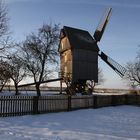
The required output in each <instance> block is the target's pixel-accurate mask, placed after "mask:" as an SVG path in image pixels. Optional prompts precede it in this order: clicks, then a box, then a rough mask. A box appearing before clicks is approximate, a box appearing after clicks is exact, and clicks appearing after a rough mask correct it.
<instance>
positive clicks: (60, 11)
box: [5, 0, 140, 88]
mask: <svg viewBox="0 0 140 140" xmlns="http://www.w3.org/2000/svg"><path fill="white" fill-rule="evenodd" d="M5 1H6V3H7V6H8V9H9V17H10V26H11V31H12V32H13V38H14V39H15V40H16V41H22V40H24V39H25V36H26V35H27V34H28V33H31V32H32V31H36V30H37V29H38V28H39V27H41V25H42V24H43V23H49V22H52V23H60V25H61V27H62V26H64V25H66V26H72V27H76V28H81V29H84V30H88V31H89V32H90V33H91V34H94V31H95V29H96V27H97V25H98V23H99V21H100V19H101V17H102V15H103V13H104V11H105V9H106V8H107V7H112V8H113V11H112V15H111V18H110V21H109V23H108V25H107V28H106V30H105V32H104V35H103V37H102V39H101V42H100V43H99V47H100V49H101V50H102V51H104V52H105V53H107V54H108V55H109V56H110V57H112V58H113V59H114V60H116V61H117V62H119V63H120V64H122V65H125V64H126V62H128V61H131V60H134V59H135V56H136V52H137V51H138V45H139V44H140V1H139V0H5ZM99 66H100V67H101V68H102V69H103V73H104V77H105V79H106V82H105V83H104V85H103V86H105V87H114V88H117V87H124V84H122V82H124V81H122V80H121V78H119V76H118V75H117V74H116V73H115V72H113V71H112V69H110V68H109V67H108V66H107V65H106V64H105V63H104V62H102V61H101V60H99Z"/></svg>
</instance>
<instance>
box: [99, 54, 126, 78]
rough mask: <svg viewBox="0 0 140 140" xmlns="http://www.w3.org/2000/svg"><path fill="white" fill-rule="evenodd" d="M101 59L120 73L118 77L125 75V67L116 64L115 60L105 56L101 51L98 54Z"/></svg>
mask: <svg viewBox="0 0 140 140" xmlns="http://www.w3.org/2000/svg"><path fill="white" fill-rule="evenodd" d="M99 56H100V57H101V59H102V60H103V61H104V62H106V63H107V64H108V65H109V66H110V67H111V68H112V69H113V70H114V71H115V72H116V73H118V74H119V75H120V77H123V76H124V75H125V72H126V69H125V68H124V67H123V66H121V65H120V64H118V63H117V62H116V61H114V60H113V59H112V58H110V57H109V56H107V55H106V54H105V53H103V52H101V54H99Z"/></svg>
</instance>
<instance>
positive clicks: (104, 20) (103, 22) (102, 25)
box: [94, 8, 112, 42]
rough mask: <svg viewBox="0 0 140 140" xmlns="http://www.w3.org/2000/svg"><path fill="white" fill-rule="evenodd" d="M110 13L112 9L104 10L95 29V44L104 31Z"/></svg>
mask: <svg viewBox="0 0 140 140" xmlns="http://www.w3.org/2000/svg"><path fill="white" fill-rule="evenodd" d="M111 11H112V8H108V9H107V10H106V12H105V14H104V16H103V18H102V20H101V22H100V23H99V25H98V26H97V28H96V31H95V33H94V38H95V40H96V42H98V41H100V40H101V37H102V35H103V33H104V30H105V27H106V25H107V23H108V20H109V18H110V15H111Z"/></svg>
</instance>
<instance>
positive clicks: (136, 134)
mask: <svg viewBox="0 0 140 140" xmlns="http://www.w3.org/2000/svg"><path fill="white" fill-rule="evenodd" d="M0 140H140V107H135V106H118V107H106V108H100V109H87V110H78V111H72V112H61V113H50V114H44V115H34V116H32V115H28V116H20V117H7V118H0Z"/></svg>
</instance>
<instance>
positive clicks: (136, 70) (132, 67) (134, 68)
mask: <svg viewBox="0 0 140 140" xmlns="http://www.w3.org/2000/svg"><path fill="white" fill-rule="evenodd" d="M126 68H127V72H126V75H125V77H124V78H125V79H126V80H128V81H129V83H130V84H131V86H132V87H136V86H140V50H139V51H138V53H137V56H136V59H135V60H134V61H133V62H128V63H127V64H126Z"/></svg>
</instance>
